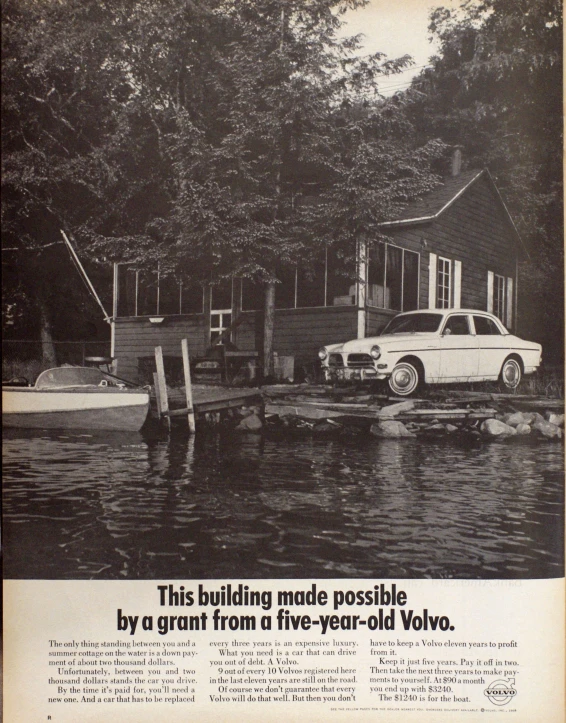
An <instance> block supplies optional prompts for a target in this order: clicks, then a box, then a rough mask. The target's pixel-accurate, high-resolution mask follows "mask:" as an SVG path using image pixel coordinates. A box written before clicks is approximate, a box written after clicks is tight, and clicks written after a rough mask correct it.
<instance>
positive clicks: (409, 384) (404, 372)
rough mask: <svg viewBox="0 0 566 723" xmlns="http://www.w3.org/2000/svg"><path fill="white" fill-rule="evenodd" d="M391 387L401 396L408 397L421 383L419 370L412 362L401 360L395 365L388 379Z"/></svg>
mask: <svg viewBox="0 0 566 723" xmlns="http://www.w3.org/2000/svg"><path fill="white" fill-rule="evenodd" d="M388 383H389V388H390V389H391V391H392V392H393V393H394V394H397V395H398V396H399V397H407V396H409V394H412V393H413V392H415V391H416V390H417V389H418V387H419V384H420V383H421V376H420V374H419V370H418V369H417V367H416V366H415V365H414V364H411V363H410V362H401V363H400V364H397V366H396V367H394V369H393V371H392V372H391V376H390V377H389V380H388Z"/></svg>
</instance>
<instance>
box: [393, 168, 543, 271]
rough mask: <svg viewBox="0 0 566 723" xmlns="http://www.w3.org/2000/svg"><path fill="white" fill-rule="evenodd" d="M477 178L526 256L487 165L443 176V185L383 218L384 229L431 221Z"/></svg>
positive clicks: (526, 253) (445, 209) (527, 255)
mask: <svg viewBox="0 0 566 723" xmlns="http://www.w3.org/2000/svg"><path fill="white" fill-rule="evenodd" d="M480 178H485V179H487V181H488V183H489V185H490V187H491V189H492V191H493V193H494V196H495V198H496V200H497V202H498V203H499V205H500V206H501V208H502V210H503V214H504V217H505V218H506V220H507V222H508V225H509V227H510V230H511V232H512V234H513V237H514V238H515V242H516V243H517V246H518V247H519V249H520V251H521V252H522V254H523V255H524V256H525V257H526V258H528V257H529V253H528V251H527V249H526V248H525V246H524V244H523V242H522V240H521V238H520V236H519V233H518V231H517V227H516V226H515V223H514V222H513V219H512V218H511V214H510V213H509V210H508V208H507V206H506V205H505V202H504V201H503V198H502V197H501V194H500V193H499V190H498V188H497V186H496V185H495V182H494V180H493V178H492V176H491V174H490V172H489V171H488V170H487V168H484V169H483V170H481V171H479V170H477V169H476V170H471V171H463V172H462V173H460V174H458V175H457V176H449V177H447V178H445V179H444V181H443V182H442V184H441V185H440V186H438V187H437V188H435V189H434V190H433V191H431V192H430V193H427V194H426V195H424V196H423V197H422V198H419V199H416V200H415V201H413V202H411V203H409V204H408V205H407V206H405V208H404V209H403V211H402V212H401V213H400V214H399V215H398V216H397V218H395V219H391V220H390V221H384V222H383V223H382V224H380V225H381V227H382V228H383V229H389V228H397V227H403V226H410V225H418V224H421V223H430V222H431V221H434V220H435V219H437V218H438V217H439V216H440V215H441V214H443V213H444V212H445V211H447V210H448V209H449V208H450V207H451V206H452V205H453V204H454V203H455V202H456V201H457V200H458V199H459V198H460V196H462V195H463V194H464V193H466V191H467V190H468V189H469V188H470V187H471V186H472V185H473V184H474V183H476V182H477V181H478V180H479V179H480Z"/></svg>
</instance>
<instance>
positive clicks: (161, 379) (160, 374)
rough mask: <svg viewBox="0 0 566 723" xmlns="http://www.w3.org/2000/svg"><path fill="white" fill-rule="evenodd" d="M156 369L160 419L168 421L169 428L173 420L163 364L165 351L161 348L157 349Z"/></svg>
mask: <svg viewBox="0 0 566 723" xmlns="http://www.w3.org/2000/svg"><path fill="white" fill-rule="evenodd" d="M155 367H156V369H157V373H156V374H155V375H154V381H155V396H156V399H157V414H158V415H159V418H161V417H165V418H166V419H167V424H168V426H171V419H170V418H169V398H168V396H167V382H166V380H165V366H164V364H163V349H162V348H161V347H160V346H156V347H155Z"/></svg>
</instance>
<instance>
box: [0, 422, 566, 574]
mask: <svg viewBox="0 0 566 723" xmlns="http://www.w3.org/2000/svg"><path fill="white" fill-rule="evenodd" d="M562 470H563V457H562V447H561V445H558V444H540V443H539V444H530V443H527V444H524V443H521V444H515V443H513V442H507V443H491V444H485V445H483V446H477V447H472V448H468V447H463V446H461V445H457V444H454V443H451V442H449V441H448V440H446V439H443V440H439V441H427V442H424V443H423V442H422V441H419V442H417V441H415V440H387V439H384V440H378V439H373V438H372V439H370V440H367V439H363V440H360V439H359V438H356V439H355V440H354V439H352V440H349V441H343V440H341V441H328V440H316V439H305V440H301V441H297V440H285V439H284V440H277V441H273V440H265V439H264V438H263V437H261V436H259V435H258V436H255V435H248V436H245V437H221V436H209V437H207V436H197V437H196V438H194V437H190V436H188V435H186V434H183V433H179V434H173V435H171V436H161V437H159V436H142V435H141V434H139V433H128V434H115V433H113V434H112V435H108V436H104V435H96V436H93V435H87V434H76V435H73V434H70V433H64V434H63V433H61V434H59V433H57V432H50V433H48V432H43V433H39V434H38V433H22V432H16V431H13V432H9V433H8V434H6V435H5V439H4V472H3V475H4V524H5V529H4V541H5V565H4V572H5V575H6V577H23V578H113V579H115V578H128V579H136V578H139V579H154V578H184V579H191V578H235V577H241V578H244V577H248V578H253V577H296V578H309V577H375V578H382V577H385V578H386V577H400V578H404V577H405V578H411V577H433V578H434V577H464V578H515V577H517V578H527V577H552V576H561V575H562V574H563V565H562V550H563V484H562V475H563V472H562Z"/></svg>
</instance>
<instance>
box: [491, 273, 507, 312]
mask: <svg viewBox="0 0 566 723" xmlns="http://www.w3.org/2000/svg"><path fill="white" fill-rule="evenodd" d="M493 282H494V283H493V313H494V314H495V316H497V317H498V318H499V319H501V321H503V320H504V319H505V277H504V276H499V274H495V275H494V280H493Z"/></svg>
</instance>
